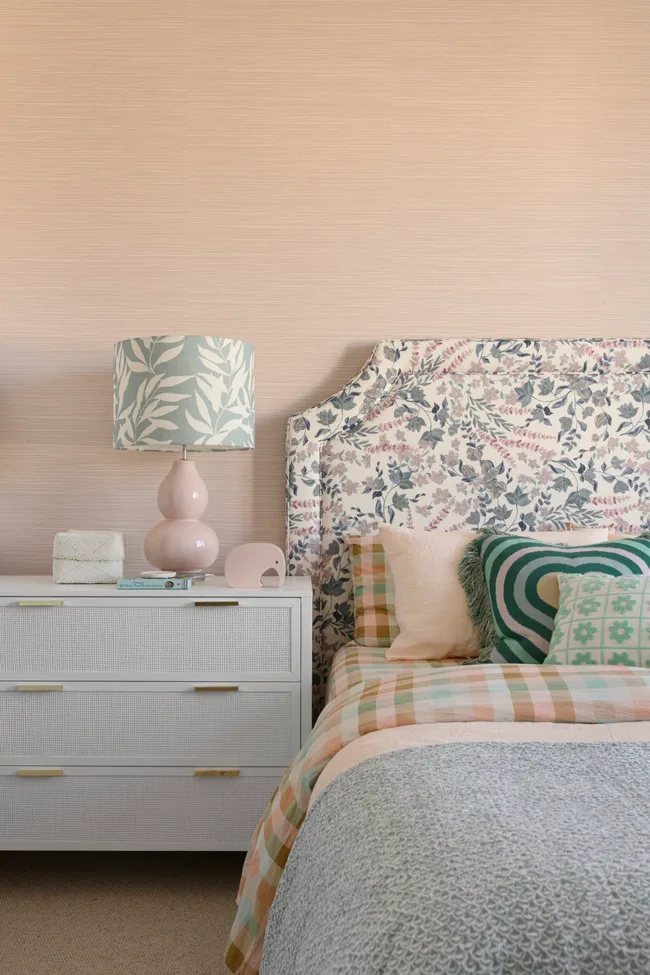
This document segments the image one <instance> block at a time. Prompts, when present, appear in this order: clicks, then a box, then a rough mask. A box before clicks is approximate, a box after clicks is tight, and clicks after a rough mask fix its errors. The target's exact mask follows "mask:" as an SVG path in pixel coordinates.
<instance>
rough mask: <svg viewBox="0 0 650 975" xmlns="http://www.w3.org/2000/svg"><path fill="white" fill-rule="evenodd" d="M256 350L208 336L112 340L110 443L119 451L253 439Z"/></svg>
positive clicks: (226, 445)
mask: <svg viewBox="0 0 650 975" xmlns="http://www.w3.org/2000/svg"><path fill="white" fill-rule="evenodd" d="M254 359H255V349H254V348H253V346H252V345H248V344H247V343H246V342H239V341H238V340H237V339H223V338H215V337H214V336H212V335H151V336H148V337H147V338H134V339H125V340H124V341H123V342H117V343H116V344H115V355H114V363H113V365H114V369H113V418H114V431H113V445H114V446H115V447H117V448H118V449H120V450H176V449H178V448H179V447H187V448H188V449H189V450H246V449H250V448H251V447H253V446H254V445H255V431H254V410H255V392H254V374H253V365H254Z"/></svg>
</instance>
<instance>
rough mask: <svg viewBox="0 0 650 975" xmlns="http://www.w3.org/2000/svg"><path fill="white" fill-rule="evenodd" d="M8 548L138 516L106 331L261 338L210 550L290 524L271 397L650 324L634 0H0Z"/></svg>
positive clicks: (25, 549)
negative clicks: (433, 343)
mask: <svg viewBox="0 0 650 975" xmlns="http://www.w3.org/2000/svg"><path fill="white" fill-rule="evenodd" d="M0 22H1V23H2V31H1V36H0V140H1V142H2V146H1V152H0V180H1V182H0V193H1V207H0V353H1V357H0V554H1V555H2V565H1V571H4V572H12V571H14V572H15V571H24V572H28V571H39V570H40V571H45V570H47V569H48V568H49V564H50V552H51V536H52V533H53V532H54V531H56V530H62V529H66V528H68V527H116V528H122V529H124V530H125V531H126V532H127V539H128V542H129V543H130V550H131V560H130V561H131V565H132V566H133V567H137V566H139V565H141V564H142V559H141V556H140V549H141V542H142V536H143V534H144V531H145V530H146V529H147V528H148V527H149V526H150V525H151V524H152V523H153V522H154V521H155V520H156V518H157V508H156V504H155V494H156V489H157V485H158V482H159V481H160V480H161V478H162V477H163V475H164V473H165V471H166V469H167V466H168V463H169V460H170V456H169V455H164V454H163V455H158V454H131V453H122V452H117V451H113V450H112V447H111V347H112V343H113V341H114V340H116V339H119V338H124V337H127V336H129V335H139V334H151V333H155V332H188V333H198V334H203V333H211V334H215V335H232V336H234V337H237V338H241V339H245V340H246V341H249V342H253V343H254V344H255V346H256V348H257V405H258V413H257V442H258V446H257V448H256V449H255V451H254V452H253V453H249V454H247V455H245V456H242V455H235V454H210V455H202V456H200V458H199V464H200V468H201V470H202V472H203V474H204V476H205V479H206V481H207V483H208V487H209V489H210V492H211V505H210V510H209V513H208V519H209V520H210V522H211V523H212V524H213V525H214V526H215V527H216V528H217V530H218V531H219V533H220V535H221V539H222V550H223V551H224V552H227V551H228V550H229V549H230V548H231V547H232V546H233V545H234V544H236V543H239V542H243V541H247V540H250V539H268V540H271V541H276V542H279V543H281V542H282V539H283V534H284V525H283V519H284V498H283V493H284V485H283V465H284V444H283V441H284V429H285V422H286V417H287V415H288V414H290V413H291V412H295V411H296V410H299V409H301V408H303V407H305V406H309V405H312V404H313V403H315V402H317V401H318V400H319V399H320V398H322V397H324V396H326V395H328V394H330V393H332V392H333V391H335V390H336V389H337V388H338V387H339V386H340V385H341V384H342V383H343V381H344V380H346V379H347V378H349V377H350V376H351V375H352V374H353V373H354V372H355V371H356V370H357V368H358V367H359V366H360V365H361V364H362V362H363V360H364V359H365V357H366V355H367V353H368V351H369V350H370V348H371V346H372V344H373V343H374V342H375V341H377V340H378V339H381V338H384V337H396V336H405V337H419V336H453V335H467V336H483V335H488V336H489V335H504V336H508V335H510V336H511V335H522V336H523V335H540V336H541V335H546V336H551V335H560V336H571V335H580V334H585V335H594V336H596V335H608V334H614V335H618V334H622V335H628V336H629V335H634V334H641V335H645V336H647V335H650V324H649V321H650V319H649V312H650V273H649V272H648V268H649V267H650V178H649V177H650V172H649V169H650V160H649V155H648V147H649V145H650V115H649V113H648V110H647V108H648V98H649V96H650V58H649V57H648V51H649V50H650V4H648V3H646V2H644V0H637V2H633V0H609V2H607V0H602V2H594V0H546V2H543V3H536V2H533V0H531V2H520V3H516V2H511V0H501V2H499V0H464V2H462V3H459V2H458V0H258V2H255V3H253V2H251V0H218V2H214V0H137V2H133V0H29V2H24V0H0Z"/></svg>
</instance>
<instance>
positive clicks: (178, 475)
mask: <svg viewBox="0 0 650 975" xmlns="http://www.w3.org/2000/svg"><path fill="white" fill-rule="evenodd" d="M207 506H208V489H207V488H206V486H205V483H204V481H203V479H202V477H201V475H200V474H199V472H198V471H197V469H196V464H195V463H194V461H193V460H187V459H186V458H185V457H183V459H182V460H175V461H174V462H173V464H172V466H171V470H170V471H169V474H168V475H167V477H166V478H165V479H164V481H163V482H162V483H161V485H160V487H159V488H158V507H159V508H160V513H161V514H162V515H163V516H164V517H163V520H162V521H159V522H158V524H156V525H154V526H153V528H151V529H150V530H149V531H148V532H147V535H146V537H145V540H144V554H145V557H146V559H147V562H149V564H150V565H153V566H155V568H157V569H162V570H163V571H165V572H201V571H204V570H205V569H208V568H209V567H210V566H211V565H212V564H213V563H214V562H215V561H216V558H217V555H218V554H219V539H218V538H217V533H216V532H215V531H213V529H212V528H210V526H209V525H206V524H205V523H204V522H202V521H201V520H200V518H201V515H202V514H204V513H205V510H206V508H207Z"/></svg>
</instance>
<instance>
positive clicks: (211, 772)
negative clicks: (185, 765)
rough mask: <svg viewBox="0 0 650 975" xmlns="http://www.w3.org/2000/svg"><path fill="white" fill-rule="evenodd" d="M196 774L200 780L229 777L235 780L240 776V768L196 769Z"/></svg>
mask: <svg viewBox="0 0 650 975" xmlns="http://www.w3.org/2000/svg"><path fill="white" fill-rule="evenodd" d="M194 774H195V775H196V777H197V778H199V779H217V778H224V777H225V776H228V777H229V778H235V777H236V776H237V775H239V769H238V768H195V769H194Z"/></svg>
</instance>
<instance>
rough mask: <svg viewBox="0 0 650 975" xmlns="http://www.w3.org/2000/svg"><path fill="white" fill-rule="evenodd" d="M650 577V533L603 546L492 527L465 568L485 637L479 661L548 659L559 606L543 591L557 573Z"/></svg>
mask: <svg viewBox="0 0 650 975" xmlns="http://www.w3.org/2000/svg"><path fill="white" fill-rule="evenodd" d="M560 572H564V573H575V574H578V575H585V574H586V573H587V572H601V573H604V574H605V575H609V576H624V575H650V537H647V536H643V537H640V538H626V539H620V540H618V541H615V542H603V543H601V544H598V545H583V546H580V547H569V546H564V545H547V544H544V543H543V542H536V541H535V540H534V539H532V538H522V536H521V535H503V534H501V533H496V532H495V531H494V530H490V529H487V530H486V532H485V533H482V534H481V535H479V536H477V538H476V539H475V540H474V541H473V542H471V543H470V544H469V546H468V547H467V549H466V552H465V555H464V557H463V560H462V562H461V566H460V571H459V575H460V579H461V582H462V583H463V585H464V587H465V592H466V593H467V598H468V601H469V604H470V611H471V613H472V618H473V620H474V624H475V625H476V627H477V629H478V631H479V636H480V639H481V647H482V648H483V649H482V652H481V656H480V657H479V660H483V661H485V660H490V661H491V662H492V663H523V664H539V663H543V662H544V659H545V658H546V656H547V654H548V652H549V643H550V640H551V636H552V633H553V628H554V626H555V614H556V612H557V607H556V606H553V605H551V603H549V602H548V601H547V600H546V599H544V598H543V597H542V595H541V594H540V592H539V591H538V586H539V583H540V580H542V579H543V578H544V577H545V576H548V575H555V574H557V573H560Z"/></svg>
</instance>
